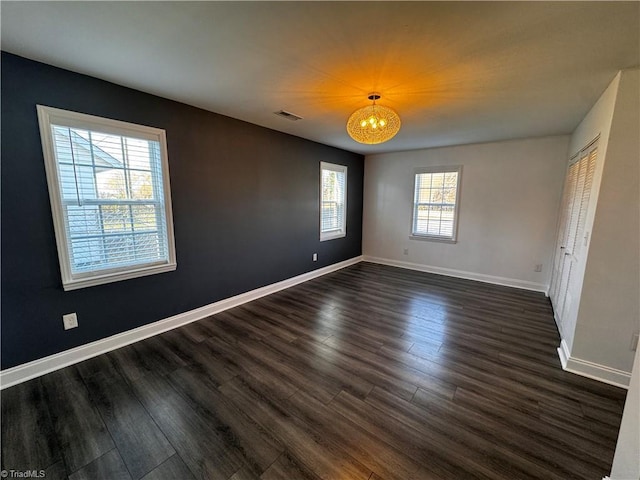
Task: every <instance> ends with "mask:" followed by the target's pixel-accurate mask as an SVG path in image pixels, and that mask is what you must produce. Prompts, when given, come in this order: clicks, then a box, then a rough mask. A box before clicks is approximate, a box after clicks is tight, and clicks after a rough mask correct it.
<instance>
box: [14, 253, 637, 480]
mask: <svg viewBox="0 0 640 480" xmlns="http://www.w3.org/2000/svg"><path fill="white" fill-rule="evenodd" d="M558 344H559V338H558V334H557V331H556V328H555V325H554V321H553V318H552V312H551V307H550V304H549V301H548V299H547V298H545V297H544V295H543V294H539V293H533V292H527V291H522V290H516V289H511V288H505V287H498V286H493V285H488V284H483V283H478V282H472V281H466V280H460V279H454V278H448V277H443V276H437V275H430V274H425V273H419V272H412V271H406V270H400V269H395V268H391V267H385V266H380V265H374V264H368V263H360V264H357V265H354V266H352V267H349V268H346V269H343V270H341V271H339V272H336V273H333V274H330V275H326V276H324V277H322V278H319V279H316V280H312V281H310V282H307V283H304V284H301V285H298V286H296V287H293V288H290V289H288V290H285V291H282V292H279V293H276V294H273V295H271V296H268V297H264V298H262V299H259V300H256V301H254V302H251V303H248V304H245V305H243V306H240V307H237V308H234V309H231V310H227V311H225V312H223V313H220V314H218V315H215V316H214V317H211V318H207V319H205V320H201V321H199V322H196V323H192V324H190V325H187V326H185V327H182V328H179V329H176V330H172V331H170V332H167V333H165V334H162V335H159V336H156V337H153V338H150V339H147V340H144V341H142V342H138V343H136V344H133V345H130V346H127V347H124V348H121V349H119V350H116V351H113V352H110V353H107V354H104V355H101V356H99V357H96V358H93V359H90V360H87V361H85V362H82V363H80V364H77V365H74V366H71V367H68V368H65V369H63V370H59V371H56V372H54V373H51V374H48V375H46V376H44V377H41V378H38V379H34V380H31V381H29V382H26V383H23V384H20V385H17V386H15V387H12V388H9V389H7V390H5V391H3V392H2V469H5V470H16V471H23V470H40V469H42V470H46V478H47V480H52V479H59V478H69V479H70V480H80V479H91V480H96V479H109V480H114V479H134V480H135V479H140V478H143V479H145V480H152V479H153V480H159V479H169V480H188V479H194V478H196V479H231V480H249V479H254V480H255V479H258V478H259V479H262V480H276V479H283V480H285V479H286V480H306V479H308V480H317V479H320V478H322V479H329V480H348V479H370V480H392V479H397V480H407V479H416V480H420V479H447V480H448V479H473V478H484V479H508V480H514V479H530V478H537V479H545V480H546V479H557V480H567V479H573V478H576V479H594V480H601V479H602V477H603V476H605V475H607V474H608V473H609V471H610V468H611V462H612V459H613V451H614V448H615V443H616V438H617V431H618V427H619V424H620V419H621V415H622V408H623V402H624V398H625V391H624V390H622V389H618V388H615V387H611V386H608V385H605V384H601V383H599V382H596V381H592V380H589V379H586V378H582V377H579V376H577V375H573V374H570V373H566V372H564V371H563V370H562V369H561V367H560V364H559V360H558V358H557V353H556V348H557V346H558Z"/></svg>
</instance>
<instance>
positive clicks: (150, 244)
mask: <svg viewBox="0 0 640 480" xmlns="http://www.w3.org/2000/svg"><path fill="white" fill-rule="evenodd" d="M37 108H38V119H39V122H40V135H41V138H42V148H43V153H44V159H45V167H46V172H47V182H48V185H49V197H50V200H51V210H52V212H53V221H54V227H55V233H56V241H57V244H58V257H59V259H60V271H61V274H62V284H63V287H64V289H65V290H73V289H77V288H82V287H88V286H92V285H98V284H102V283H107V282H113V281H117V280H124V279H127V278H134V277H139V276H142V275H150V274H152V273H160V272H166V271H169V270H175V268H176V256H175V247H174V240H173V223H172V217H171V195H170V192H169V167H168V162H167V147H166V139H165V132H164V130H159V129H157V128H151V127H144V126H140V125H134V124H130V123H125V122H119V121H115V120H108V119H104V118H100V117H94V116H91V115H84V114H80V113H75V112H69V111H65V110H59V109H55V108H50V107H43V106H40V105H38V107H37Z"/></svg>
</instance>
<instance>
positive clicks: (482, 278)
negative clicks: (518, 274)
mask: <svg viewBox="0 0 640 480" xmlns="http://www.w3.org/2000/svg"><path fill="white" fill-rule="evenodd" d="M363 260H364V261H365V262H371V263H379V264H382V265H389V266H391V267H399V268H406V269H409V270H418V271H420V272H427V273H436V274H438V275H446V276H448V277H457V278H464V279H467V280H476V281H478V282H484V283H492V284H494V285H503V286H505V287H514V288H521V289H524V290H533V291H535V292H543V293H545V294H546V292H547V290H548V288H549V286H548V285H546V284H543V283H535V282H528V281H525V280H518V279H516V278H507V277H497V276H495V275H486V274H484V273H475V272H467V271H464V270H454V269H452V268H444V267H435V266H433V265H423V264H421V263H412V262H403V261H400V260H392V259H390V258H380V257H371V256H369V255H365V256H364V257H363Z"/></svg>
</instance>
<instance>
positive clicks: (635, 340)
mask: <svg viewBox="0 0 640 480" xmlns="http://www.w3.org/2000/svg"><path fill="white" fill-rule="evenodd" d="M637 349H638V334H637V333H634V334H633V336H632V337H631V345H630V346H629V350H631V351H632V352H635V351H636V350H637Z"/></svg>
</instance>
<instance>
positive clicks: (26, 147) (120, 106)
mask: <svg viewBox="0 0 640 480" xmlns="http://www.w3.org/2000/svg"><path fill="white" fill-rule="evenodd" d="M1 72H2V82H1V86H2V99H1V100H2V111H1V114H2V117H1V122H2V123H1V125H2V131H1V133H2V150H1V152H2V170H1V172H2V174H1V177H2V182H1V187H2V197H1V200H2V202H1V203H2V267H1V270H2V311H1V313H2V331H1V333H2V369H6V368H9V367H12V366H15V365H19V364H21V363H25V362H28V361H31V360H35V359H37V358H41V357H45V356H47V355H51V354H54V353H57V352H60V351H63V350H67V349H69V348H73V347H76V346H79V345H82V344H85V343H88V342H92V341H95V340H98V339H101V338H105V337H107V336H110V335H114V334H117V333H120V332H123V331H126V330H130V329H132V328H136V327H139V326H141V325H145V324H148V323H151V322H155V321H157V320H161V319H164V318H167V317H170V316H172V315H176V314H178V313H182V312H185V311H188V310H191V309H194V308H197V307H201V306H203V305H207V304H210V303H213V302H216V301H218V300H221V299H224V298H227V297H230V296H233V295H237V294H240V293H243V292H246V291H249V290H252V289H255V288H258V287H261V286H264V285H268V284H271V283H274V282H278V281H280V280H284V279H287V278H290V277H293V276H296V275H299V274H302V273H304V272H308V271H310V270H314V269H317V268H320V267H323V266H326V265H330V264H333V263H336V262H340V261H342V260H347V259H349V258H353V257H356V256H358V255H361V253H362V250H361V245H362V189H363V176H364V158H363V156H361V155H357V154H354V153H350V152H346V151H343V150H339V149H336V148H332V147H328V146H325V145H321V144H318V143H314V142H311V141H308V140H304V139H301V138H298V137H294V136H291V135H286V134H283V133H279V132H276V131H273V130H269V129H266V128H262V127H259V126H256V125H252V124H249V123H246V122H242V121H239V120H234V119H231V118H228V117H224V116H222V115H217V114H215V113H211V112H208V111H205V110H200V109H197V108H194V107H191V106H188V105H184V104H181V103H178V102H174V101H171V100H167V99H164V98H160V97H156V96H153V95H149V94H146V93H142V92H139V91H136V90H132V89H129V88H125V87H122V86H118V85H115V84H112V83H109V82H106V81H103V80H98V79H96V78H92V77H88V76H85V75H80V74H77V73H73V72H69V71H66V70H62V69H59V68H55V67H52V66H49V65H45V64H42V63H38V62H34V61H31V60H27V59H24V58H21V57H18V56H15V55H12V54H8V53H5V52H3V53H2V70H1ZM36 104H42V105H48V106H52V107H57V108H63V109H66V110H73V111H76V112H81V113H87V114H91V115H98V116H102V117H106V118H113V119H116V120H123V121H127V122H132V123H138V124H142V125H149V126H153V127H157V128H162V129H164V130H166V132H167V144H168V149H169V169H170V178H171V193H172V203H173V220H174V229H175V238H176V252H177V260H178V268H177V270H176V271H175V272H168V273H162V274H158V275H152V276H148V277H141V278H136V279H132V280H125V281H121V282H116V283H110V284H106V285H99V286H95V287H89V288H84V289H80V290H75V291H70V292H65V291H63V289H62V284H61V280H60V271H59V264H58V256H57V252H56V243H55V236H54V231H53V222H52V217H51V209H50V205H49V196H48V190H47V182H46V177H45V169H44V161H43V157H42V147H41V143H40V133H39V130H38V121H37V116H36ZM321 161H326V162H331V163H338V164H342V165H347V166H348V168H349V172H348V189H347V192H348V216H347V236H346V238H342V239H337V240H330V241H327V242H320V241H319V236H320V235H319V220H318V218H319V199H318V195H319V178H320V162H321ZM314 252H317V253H318V256H319V259H318V262H313V261H312V254H313V253H314ZM69 312H77V313H78V321H79V325H80V326H79V328H77V329H73V330H69V331H65V330H63V328H62V315H63V314H65V313H69Z"/></svg>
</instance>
